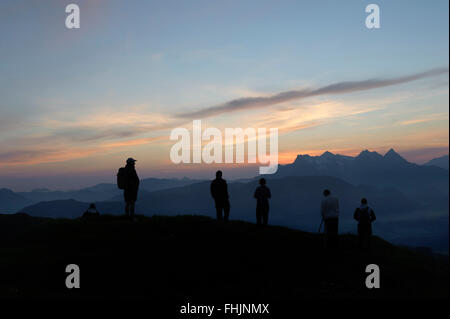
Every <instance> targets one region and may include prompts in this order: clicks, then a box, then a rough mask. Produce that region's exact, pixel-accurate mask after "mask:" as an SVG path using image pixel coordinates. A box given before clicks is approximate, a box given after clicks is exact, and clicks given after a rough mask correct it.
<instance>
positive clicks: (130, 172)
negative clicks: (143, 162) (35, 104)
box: [123, 157, 139, 218]
mask: <svg viewBox="0 0 450 319" xmlns="http://www.w3.org/2000/svg"><path fill="white" fill-rule="evenodd" d="M135 166H136V160H135V159H134V158H131V157H130V158H129V159H127V165H126V166H125V176H126V182H125V187H124V192H123V196H124V199H125V215H126V216H128V217H131V218H133V216H134V207H135V203H136V200H137V195H138V190H139V177H138V175H137V172H136V168H135Z"/></svg>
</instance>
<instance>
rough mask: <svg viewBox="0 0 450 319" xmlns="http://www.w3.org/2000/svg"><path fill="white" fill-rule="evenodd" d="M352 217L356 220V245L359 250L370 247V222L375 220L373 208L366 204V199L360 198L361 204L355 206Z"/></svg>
mask: <svg viewBox="0 0 450 319" xmlns="http://www.w3.org/2000/svg"><path fill="white" fill-rule="evenodd" d="M353 218H354V219H355V220H356V221H358V247H359V249H360V250H362V249H363V248H366V249H367V250H368V251H370V249H371V244H370V241H371V240H370V239H371V236H372V222H374V221H375V220H376V216H375V213H374V212H373V209H372V208H370V207H369V206H367V199H366V198H362V199H361V206H360V207H358V208H356V210H355V213H354V214H353Z"/></svg>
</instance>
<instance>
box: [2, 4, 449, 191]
mask: <svg viewBox="0 0 450 319" xmlns="http://www.w3.org/2000/svg"><path fill="white" fill-rule="evenodd" d="M69 3H76V4H78V5H79V6H80V10H81V28H80V29H78V30H68V29H66V28H65V25H64V21H65V18H66V15H67V14H66V13H65V11H64V9H65V6H66V5H67V4H69ZM369 3H371V2H369V1H211V0H210V1H112V0H111V1H102V0H97V1H95V0H93V1H81V0H79V1H17V0H14V1H2V2H1V4H0V39H1V41H0V59H1V60H2V63H1V64H0V74H1V76H0V96H1V99H0V112H1V117H0V125H1V126H0V131H1V135H0V136H1V137H0V149H1V151H0V176H4V177H5V178H6V177H7V178H8V181H12V180H13V178H14V177H20V178H22V179H24V180H26V178H27V177H30V176H35V177H36V178H39V177H40V176H47V177H48V176H55V180H56V177H59V178H60V179H61V178H62V176H73V175H77V176H85V177H86V179H82V178H81V179H80V180H81V182H80V183H83V181H84V183H86V182H87V181H88V180H89V181H91V180H92V181H93V180H94V179H95V178H97V179H98V180H99V181H103V180H105V179H110V178H111V176H112V175H111V174H110V172H111V171H114V170H115V169H116V167H118V166H119V165H121V163H122V161H123V158H124V157H125V158H126V157H128V156H127V155H130V154H131V155H134V156H136V157H139V158H140V159H142V161H140V165H141V170H142V171H143V172H144V174H146V175H148V176H158V175H162V174H165V175H171V174H179V172H178V171H177V168H176V167H173V166H172V165H171V163H169V158H168V156H169V155H168V154H169V149H170V142H169V141H168V135H169V132H170V130H171V129H173V128H174V127H176V126H179V125H181V126H186V127H189V125H190V124H189V122H180V121H177V120H176V119H174V117H175V115H176V114H179V113H186V112H192V111H197V110H202V109H205V108H209V107H214V106H216V105H222V104H224V103H227V102H229V101H233V100H236V99H240V98H247V97H267V96H271V95H274V94H278V93H280V92H286V91H291V90H299V89H303V88H311V89H317V88H320V87H323V86H327V85H330V84H334V83H340V82H344V81H365V80H368V79H396V78H399V77H403V76H409V75H414V74H418V73H421V72H424V71H428V70H431V69H436V68H440V69H441V70H442V69H444V70H445V69H447V73H445V72H444V73H443V74H439V75H434V76H429V77H425V78H420V79H418V80H415V81H410V82H407V83H401V84H398V85H391V86H387V87H382V88H377V89H373V90H363V91H357V92H354V91H352V92H348V93H345V94H337V95H336V94H324V95H320V96H316V97H312V98H308V99H299V100H295V99H293V100H289V101H286V102H283V103H281V104H278V105H271V106H268V107H264V108H261V109H252V110H244V111H242V112H241V111H240V112H237V113H236V112H230V113H228V112H225V113H223V114H219V115H217V116H213V117H208V118H205V119H203V120H204V123H205V125H206V124H207V125H213V126H216V127H219V128H222V127H234V126H235V125H238V126H240V127H260V126H261V125H263V126H264V125H275V126H277V127H279V128H280V129H281V130H284V132H285V133H284V134H282V135H280V142H279V144H280V152H281V158H282V159H284V160H285V161H286V162H287V161H289V160H290V159H293V158H295V157H294V156H295V154H297V153H310V154H320V153H321V152H323V151H325V150H331V151H334V152H337V153H343V154H350V155H354V154H357V152H359V151H360V150H362V149H365V148H369V149H373V150H377V151H380V152H383V151H386V150H387V149H389V148H390V147H394V148H395V149H397V150H398V151H399V152H400V153H401V154H403V155H404V156H405V157H407V158H408V159H409V160H411V161H415V162H424V161H426V160H428V159H431V158H432V157H435V156H439V155H442V154H446V153H448V58H449V55H448V47H449V44H448V1H437V0H436V1H432V2H429V1H399V0H391V1H377V2H374V3H376V4H378V5H379V6H380V11H381V28H380V29H377V30H374V29H372V30H369V29H367V28H366V27H365V23H364V21H365V18H366V16H367V13H365V7H366V5H367V4H369ZM294 119H295V120H294ZM299 127H301V128H300V129H299ZM191 171H192V173H189V170H187V171H186V172H185V171H183V174H185V175H189V176H192V177H193V176H195V175H196V172H197V171H198V170H197V171H196V169H192V170H191ZM88 177H89V179H88ZM62 179H63V178H62ZM11 183H12V182H11ZM23 183H25V182H23ZM23 183H22V184H23ZM22 184H20V185H12V186H11V187H18V188H21V187H23V185H22ZM0 186H9V185H0ZM54 186H55V187H71V186H75V185H69V184H67V185H66V184H64V183H59V182H58V183H56V182H55V185H54Z"/></svg>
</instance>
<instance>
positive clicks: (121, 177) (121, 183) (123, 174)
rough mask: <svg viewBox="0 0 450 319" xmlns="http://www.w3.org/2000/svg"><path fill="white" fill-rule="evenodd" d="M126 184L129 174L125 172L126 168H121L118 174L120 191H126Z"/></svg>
mask: <svg viewBox="0 0 450 319" xmlns="http://www.w3.org/2000/svg"><path fill="white" fill-rule="evenodd" d="M126 184H127V172H126V170H125V167H121V168H119V171H118V172H117V187H118V188H119V189H125V186H126Z"/></svg>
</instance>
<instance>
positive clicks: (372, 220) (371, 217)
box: [370, 209, 377, 222]
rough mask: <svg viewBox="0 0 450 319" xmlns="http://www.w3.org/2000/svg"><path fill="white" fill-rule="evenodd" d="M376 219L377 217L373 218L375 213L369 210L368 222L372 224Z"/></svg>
mask: <svg viewBox="0 0 450 319" xmlns="http://www.w3.org/2000/svg"><path fill="white" fill-rule="evenodd" d="M376 219H377V216H375V212H374V211H373V209H370V221H371V222H374V221H375V220H376Z"/></svg>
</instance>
